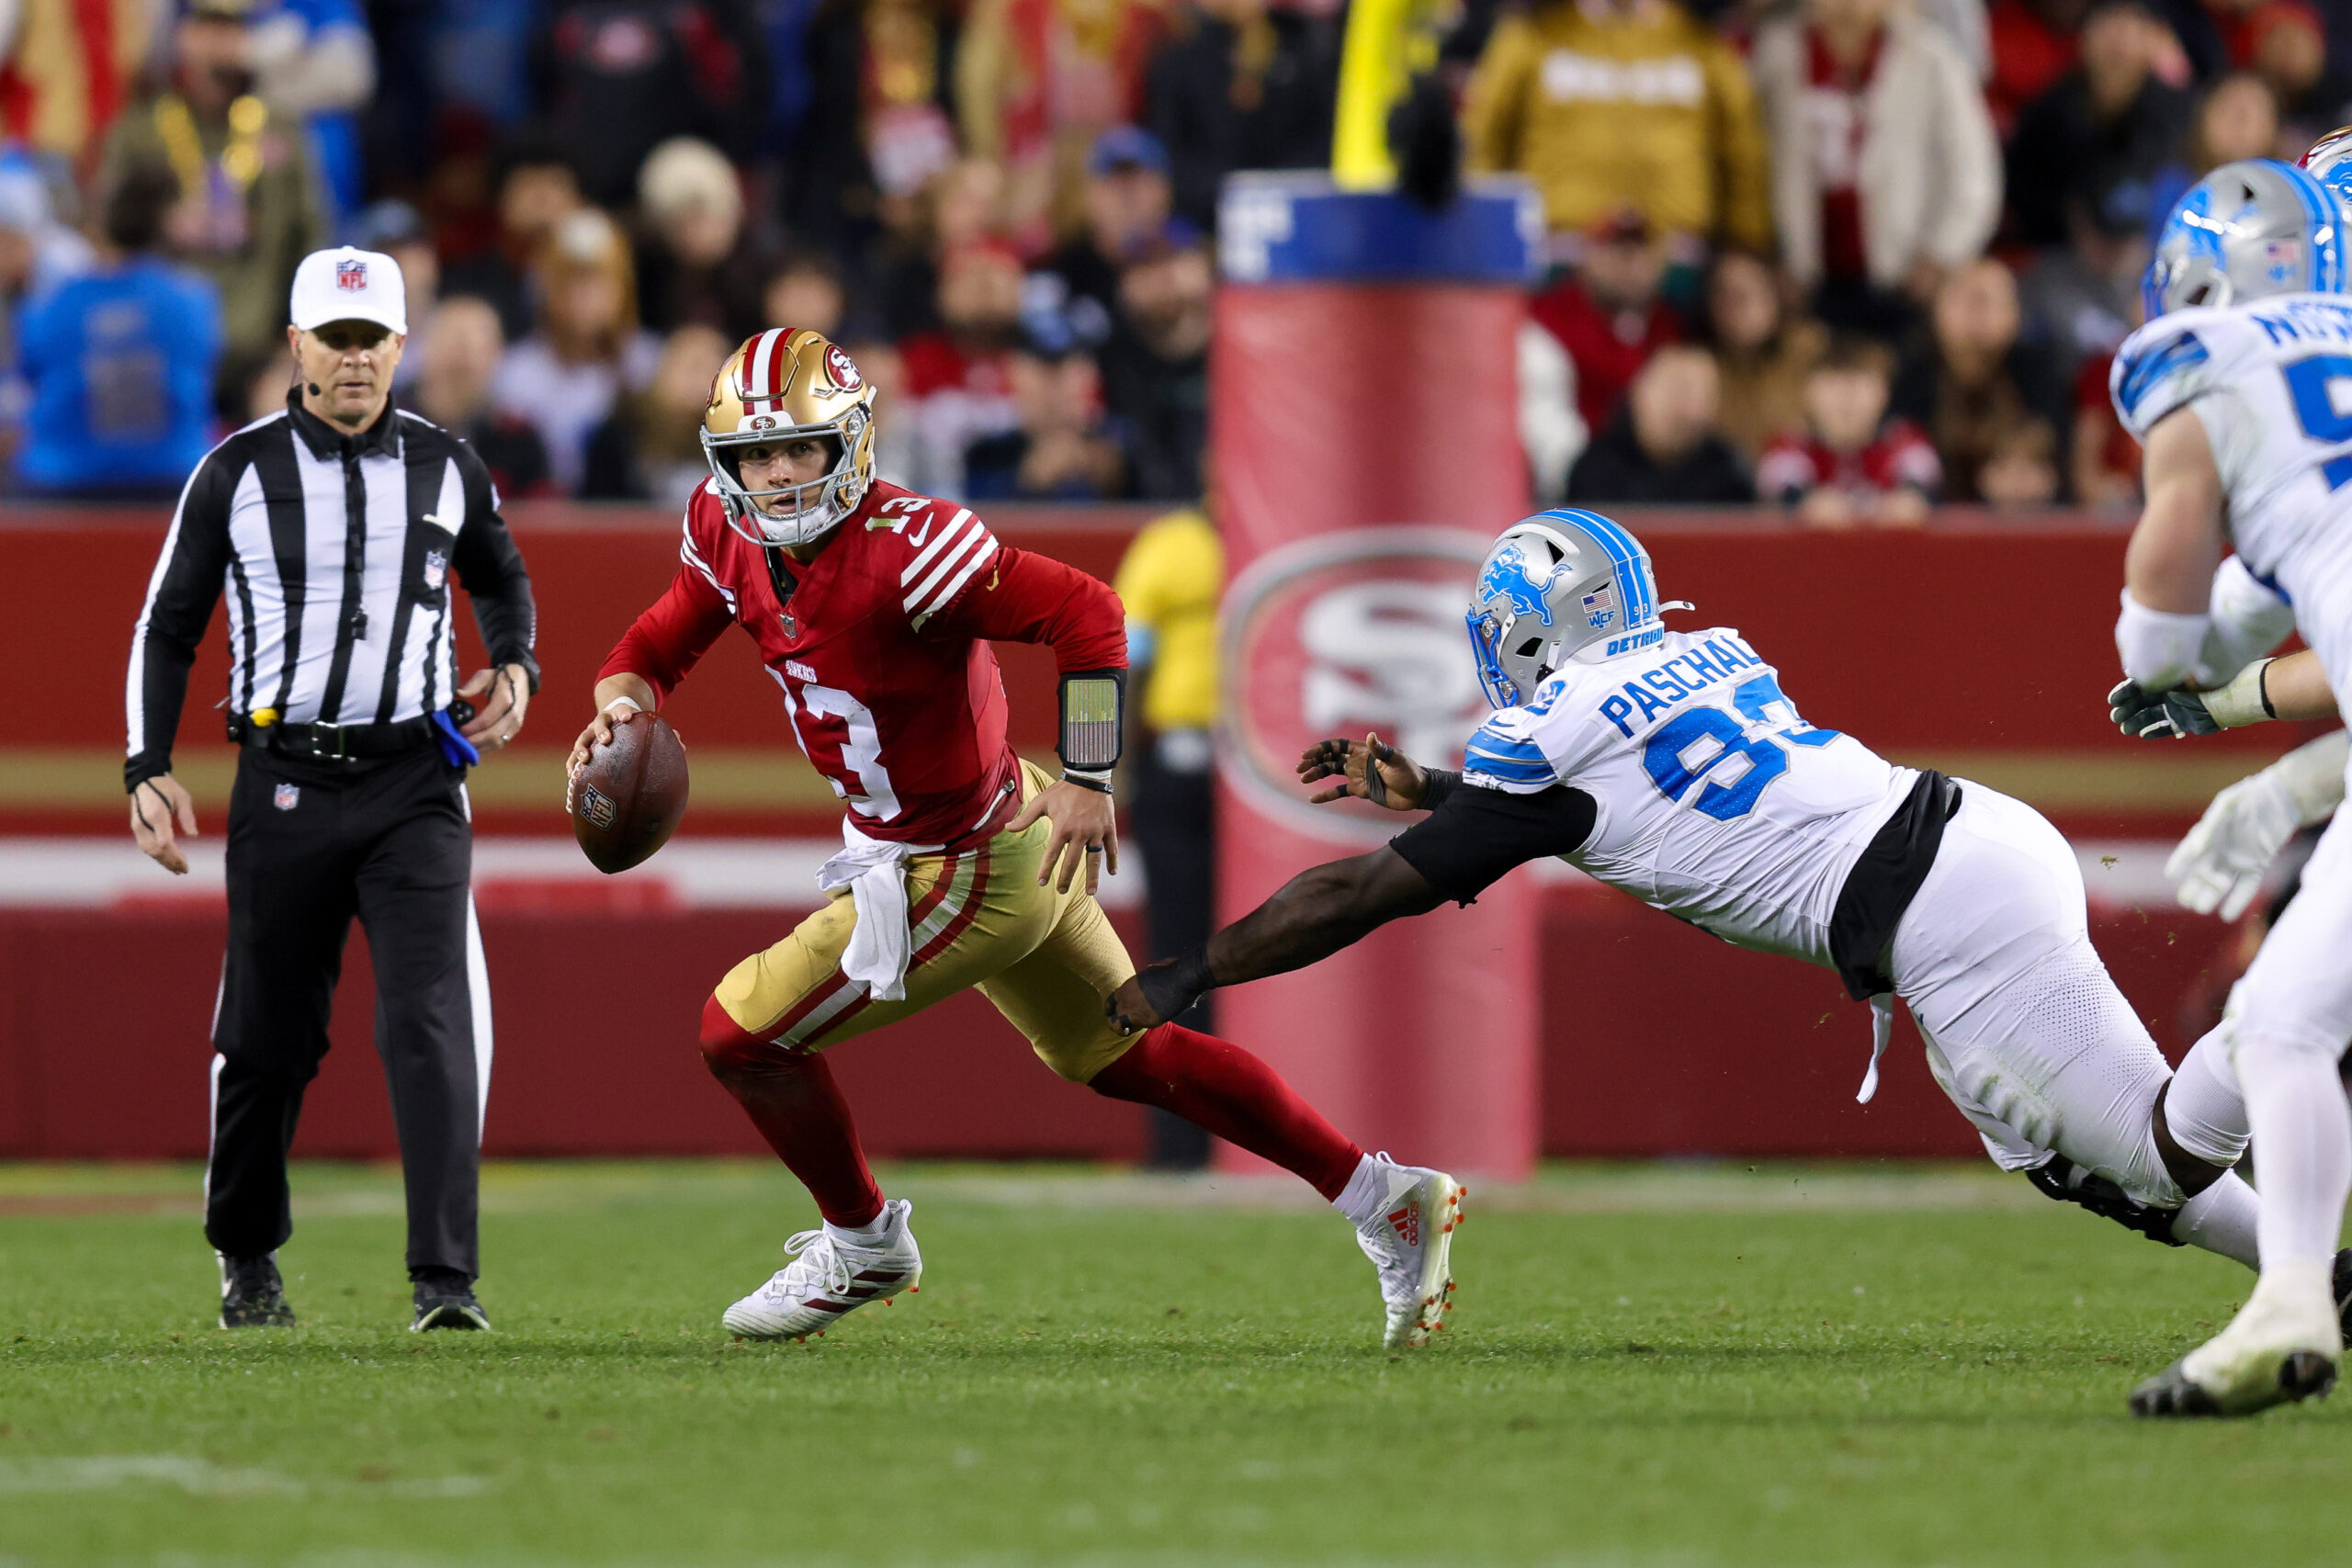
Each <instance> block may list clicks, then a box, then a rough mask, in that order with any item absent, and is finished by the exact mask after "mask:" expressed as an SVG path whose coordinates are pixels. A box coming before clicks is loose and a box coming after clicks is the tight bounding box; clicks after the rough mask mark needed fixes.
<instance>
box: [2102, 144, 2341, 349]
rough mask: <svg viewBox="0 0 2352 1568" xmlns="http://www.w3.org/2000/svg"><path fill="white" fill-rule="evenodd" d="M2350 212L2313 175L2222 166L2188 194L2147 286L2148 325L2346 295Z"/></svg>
mask: <svg viewBox="0 0 2352 1568" xmlns="http://www.w3.org/2000/svg"><path fill="white" fill-rule="evenodd" d="M2345 251H2346V243H2345V238H2344V211H2343V209H2342V207H2341V206H2340V205H2339V204H2338V203H2337V200H2336V197H2335V192H2334V191H2333V190H2331V189H2330V188H2329V187H2328V186H2326V185H2324V184H2323V183H2321V181H2319V180H2318V179H2316V178H2314V177H2313V176H2312V175H2311V174H2310V173H2309V172H2307V171H2305V170H2302V169H2299V168H2296V167H2295V166H2294V165H2292V164H2281V163H2278V162H2277V161H2276V160H2274V159H2269V158H2242V159H2240V160H2239V161H2238V162H2236V163H2234V164H2222V166H2221V167H2220V168H2218V169H2215V170H2214V171H2213V172H2212V173H2211V174H2210V175H2206V176H2205V177H2204V178H2203V179H2201V180H2199V181H2198V182H2197V184H2196V185H2194V186H2191V187H2189V191H2188V195H2187V196H2184V197H2181V198H2180V203H2179V205H2178V206H2177V207H2175V208H2174V209H2172V216H2171V217H2170V218H2168V219H2166V220H2165V227H2164V231H2163V232H2162V233H2161V234H2159V235H2157V237H2156V254H2155V259H2154V261H2152V262H2150V263H2149V264H2148V276H2147V279H2146V281H2144V282H2143V284H2142V285H2141V286H2140V291H2141V299H2142V301H2143V303H2144V304H2145V305H2146V307H2147V311H2148V319H2149V320H2150V321H2154V320H2155V319H2156V318H2157V317H2158V316H2162V315H2165V314H2166V313H2167V312H2169V311H2173V310H2185V309H2187V308H2188V307H2189V306H2192V305H2215V306H2218V305H2237V304H2243V303H2245V301H2246V300H2249V299H2263V298H2264V297H2266V296H2267V295H2272V294H2298V293H2315V294H2335V293H2339V292H2341V291H2342V290H2343V288H2344V284H2345Z"/></svg>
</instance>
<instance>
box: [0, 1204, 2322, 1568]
mask: <svg viewBox="0 0 2352 1568" xmlns="http://www.w3.org/2000/svg"><path fill="white" fill-rule="evenodd" d="M887 1184H888V1186H889V1187H890V1188H891V1189H892V1190H893V1191H894V1192H896V1193H898V1194H899V1195H903V1196H907V1197H911V1198H913V1199H914V1200H915V1221H916V1232H917V1235H919V1237H920V1238H921V1240H922V1246H923V1249H924V1256H925V1261H926V1275H925V1278H926V1281H927V1282H926V1284H925V1285H924V1288H923V1290H922V1292H921V1293H920V1294H918V1295H915V1296H912V1297H908V1298H903V1299H902V1300H901V1301H900V1302H899V1303H897V1304H896V1305H895V1306H893V1307H891V1308H889V1309H888V1310H882V1309H868V1310H867V1311H865V1312H863V1313H860V1314H857V1315H856V1316H855V1317H853V1318H852V1319H850V1320H849V1321H848V1322H847V1323H845V1324H844V1325H842V1327H841V1328H839V1329H837V1330H836V1331H835V1332H834V1333H833V1334H832V1335H831V1336H830V1337H827V1338H825V1339H823V1340H821V1341H811V1342H810V1343H809V1344H808V1345H806V1346H794V1345H784V1346H750V1345H733V1344H730V1343H729V1342H728V1341H727V1340H726V1338H725V1337H724V1336H723V1335H722V1334H721V1333H720V1332H719V1330H718V1313H719V1311H720V1310H721V1309H722V1308H723V1307H724V1306H725V1305H726V1304H727V1303H728V1302H729V1301H731V1300H732V1299H733V1298H734V1297H735V1296H737V1295H739V1294H741V1292H743V1291H745V1290H747V1289H749V1288H750V1287H751V1286H752V1285H753V1284H755V1283H757V1282H758V1281H759V1280H761V1279H762V1278H763V1277H764V1275H765V1273H766V1272H767V1270H768V1269H772V1268H774V1267H775V1264H776V1262H777V1260H778V1259H777V1247H778V1244H779V1243H780V1242H781V1241H782V1239H783V1237H784V1235H785V1234H786V1232H787V1231H789V1230H792V1229H797V1228H798V1227H799V1226H800V1225H801V1224H808V1223H811V1222H810V1221H809V1220H808V1219H806V1218H804V1216H805V1215H806V1214H807V1208H806V1203H805V1200H803V1199H801V1198H800V1197H799V1196H798V1195H797V1192H792V1191H788V1190H787V1188H786V1182H785V1180H784V1179H783V1178H782V1177H781V1175H780V1173H775V1172H773V1171H772V1169H771V1168H765V1167H759V1166H748V1165H744V1166H739V1165H692V1166H686V1165H628V1166H620V1165H597V1166H569V1165H564V1166H514V1167H503V1168H496V1169H494V1170H492V1172H491V1173H489V1175H488V1177H487V1179H486V1182H485V1193H484V1209H485V1220H484V1238H485V1252H486V1254H487V1257H488V1258H489V1266H490V1269H491V1272H490V1273H489V1275H488V1276H487V1278H486V1279H485V1280H484V1281H483V1285H482V1294H483V1299H484V1301H485V1303H486V1304H487V1305H488V1306H489V1308H490V1310H491V1312H492V1314H493V1315H494V1316H495V1318H496V1319H497V1321H498V1324H499V1330H500V1331H499V1332H498V1333H497V1334H495V1335H456V1334H447V1335H434V1336H427V1337H413V1336H411V1335H409V1334H407V1333H405V1332H403V1331H402V1327H401V1325H402V1324H403V1323H404V1322H405V1317H404V1308H405V1304H406V1292H405V1286H404V1283H403V1281H402V1280H401V1277H400V1270H399V1269H398V1266H397V1265H398V1259H399V1255H400V1249H401V1220H400V1199H399V1189H398V1185H397V1181H396V1179H395V1178H394V1177H393V1176H392V1175H391V1174H390V1173H388V1172H384V1171H379V1170H374V1169H353V1168H337V1167H323V1168H318V1167H314V1168H305V1169H303V1170H302V1171H301V1172H300V1174H299V1176H298V1189H297V1190H298V1192H299V1193H300V1199H299V1200H298V1208H297V1212H298V1224H299V1230H298V1234H297V1235H296V1237H295V1240H294V1242H293V1244H292V1245H291V1246H290V1247H288V1249H287V1251H286V1253H285V1254H284V1256H283V1262H284V1264H285V1267H286V1270H287V1274H288V1287H289V1293H290V1294H291V1296H292V1299H293V1301H294V1304H295V1306H296V1308H297V1310H298V1311H300V1313H301V1314H302V1319H303V1326H302V1327H301V1328H300V1329H299V1330H297V1331H294V1332H292V1333H262V1334H242V1335H236V1336H231V1335H227V1334H223V1333H221V1332H220V1330H219V1329H217V1328H215V1327H213V1326H212V1319H211V1315H210V1311H209V1306H210V1298H211V1296H212V1295H213V1292H214V1291H215V1289H216V1286H215V1283H214V1277H213V1273H212V1266H211V1259H210V1257H209V1254H208V1253H207V1252H206V1251H205V1250H204V1248H203V1247H202V1244H201V1241H200V1239H199V1237H198V1234H197V1230H196V1205H195V1187H196V1177H195V1175H194V1174H193V1173H191V1172H189V1171H187V1170H184V1169H157V1168H136V1169H78V1170H59V1169H55V1168H0V1563H50V1562H58V1563H66V1562H74V1563H79V1562H142V1563H144V1562H152V1563H159V1564H161V1563H171V1564H189V1565H196V1564H209V1563H225V1562H270V1563H275V1562H305V1563H310V1562H316V1563H353V1564H371V1565H390V1564H394V1563H412V1562H413V1563H459V1562H467V1563H471V1562H514V1563H531V1564H557V1563H572V1562H579V1563H643V1564H656V1563H660V1564H671V1563H675V1564H704V1563H710V1564H718V1563H745V1564H749V1563H753V1562H770V1563H784V1562H825V1563H830V1562H839V1563H844V1564H846V1563H852V1562H856V1563H931V1562H991V1563H1004V1564H1015V1563H1104V1564H1124V1563H1152V1564H1158V1563H1169V1564H1173V1563H1190V1562H1204V1563H1269V1564H1271V1563H1290V1562H1324V1563H1432V1564H1436V1563H1443V1564H1449V1565H1463V1564H1474V1563H1486V1562H1555V1563H1562V1564H1578V1565H1582V1564H1595V1565H1598V1564H1626V1565H1629V1568H1635V1565H1638V1568H1647V1565H1657V1568H1705V1565H1713V1564H1802V1563H1825V1564H1830V1563H1835V1564H1952V1565H1960V1564H1976V1563H1983V1564H1987V1565H1991V1564H1998V1565H2000V1568H2020V1565H2023V1568H2055V1565H2065V1564H2077V1563H2117V1564H2135V1565H2136V1564H2160V1563H2176V1562H2177V1563H2182V1564H2188V1563H2198V1564H2210V1563H2215V1562H2226V1563H2230V1564H2233V1565H2248V1564H2267V1563H2274V1562H2275V1563H2287V1562H2298V1563H2302V1562H2332V1561H2341V1559H2339V1558H2337V1557H2336V1553H2337V1552H2339V1551H2345V1550H2346V1539H2347V1536H2352V1398H2347V1397H2346V1396H2344V1395H2339V1396H2338V1397H2337V1398H2336V1399H2335V1401H2333V1402H2330V1403H2327V1404H2317V1405H2312V1406H2308V1407H2304V1408H2300V1409H2296V1410H2292V1411H2287V1412H2274V1413H2272V1414H2271V1415H2269V1416H2264V1417H2262V1418H2260V1419H2258V1420H2256V1421H2252V1422H2245V1423H2233V1424H2226V1425H2224V1424H2197V1425H2177V1426H2156V1425H2149V1424H2144V1423H2134V1422H2132V1421H2131V1420H2130V1419H2129V1418H2128V1417H2127V1416H2125V1415H2124V1414H2123V1395H2124V1393H2125V1391H2126V1390H2127V1389H2128V1387H2129V1386H2130V1384H2131V1382H2132V1381H2133V1379H2135V1378H2136V1377H2138V1376H2140V1375H2142V1374H2143V1373H2146V1372H2148V1371H2154V1370H2155V1369H2156V1368H2158V1367H2160V1366H2162V1365H2163V1364H2164V1363H2165V1361H2166V1360H2167V1359H2170V1358H2171V1357H2173V1356H2175V1355H2177V1354H2178V1353H2179V1352H2180V1351H2181V1350H2182V1349H2184V1348H2187V1347H2188V1346H2189V1345H2190V1344H2193V1343H2194V1342H2195V1341H2196V1340H2197V1339H2198V1338H2199V1337H2202V1335H2203V1333H2204V1332H2206V1331H2208V1329H2209V1326H2210V1325H2212V1324H2215V1323H2217V1322H2219V1321H2221V1320H2222V1319H2224V1318H2225V1317H2226V1316H2227V1314H2229V1313H2230V1312H2231V1311H2232V1310H2233V1308H2234V1306H2235V1304H2236V1303H2237V1301H2238V1300H2239V1298H2240V1296H2241V1295H2242V1293H2243V1292H2244V1290H2245V1286H2246V1284H2247V1282H2248V1277H2247V1276H2246V1275H2245V1274H2244V1273H2243V1272H2242V1271H2240V1270H2238V1269H2234V1268H2233V1266H2231V1265H2228V1264H2225V1263H2222V1262H2221V1261H2219V1260H2217V1259H2214V1258H2208V1257H2205V1256H2202V1255H2198V1254H2188V1253H2183V1252H2177V1251H2172V1250H2169V1249H2165V1248H2159V1247H2153V1246H2151V1245H2149V1244H2147V1243H2146V1242H2144V1241H2142V1240H2140V1239H2139V1238H2137V1237H2133V1236H2130V1235H2126V1234H2124V1233H2123V1232H2122V1231H2120V1230H2119V1229H2116V1228H2115V1227H2113V1226H2110V1225H2107V1224H2103V1223H2101V1222H2098V1221H2096V1220H2093V1219H2091V1218H2090V1217H2088V1216H2086V1215H2085V1214H2083V1213H2080V1212H2079V1211H2075V1210H2070V1209H2061V1208H2059V1207H2058V1206H2056V1205H2053V1204H2051V1203H2048V1202H2046V1201H2043V1200H2041V1199H2040V1198H2038V1197H2035V1196H2033V1195H2032V1194H2031V1193H2030V1192H2029V1191H2028V1190H2027V1189H2026V1188H2025V1186H2024V1184H2023V1183H2022V1182H2021V1181H2018V1180H2016V1179H2006V1180H2005V1179H2001V1178H1998V1177H1997V1176H1996V1175H1994V1174H1993V1173H1991V1172H1990V1171H1989V1170H1986V1171H1977V1170H1965V1171H1963V1170H1957V1169H1948V1168H1928V1169H1925V1170H1918V1169H1902V1170H1897V1171H1892V1172H1890V1171H1884V1170H1871V1169H1861V1168H1837V1169H1826V1168H1770V1167H1768V1168H1763V1169H1761V1170H1749V1169H1747V1168H1737V1167H1734V1168H1616V1169H1586V1168H1571V1169H1564V1170H1558V1171H1555V1172H1553V1173H1551V1174H1550V1175H1548V1176H1547V1177H1546V1178H1545V1179H1544V1180H1542V1181H1540V1182H1537V1183H1534V1184H1532V1185H1530V1186H1528V1187H1524V1188H1520V1189H1516V1190H1509V1191H1502V1190H1497V1191H1494V1192H1487V1191H1474V1192H1473V1195H1472V1199H1471V1209H1470V1218H1469V1221H1468V1223H1467V1224H1466V1225H1465V1226H1464V1230H1463V1232H1462V1233H1461V1235H1460V1238H1459V1239H1460V1245H1459V1247H1458V1249H1457V1254H1456V1260H1455V1268H1456V1273H1457V1275H1458V1276H1459V1277H1460V1278H1461V1280H1462V1281H1463V1285H1462V1292H1461V1294H1460V1297H1459V1300H1460V1303H1461V1304H1460V1305H1459V1307H1458V1308H1457V1310H1456V1311H1455V1313H1454V1314H1453V1319H1454V1321H1453V1327H1452V1328H1451V1329H1449V1330H1448V1331H1447V1332H1446V1333H1445V1334H1443V1335H1441V1336H1440V1337H1439V1343H1437V1344H1436V1345H1434V1346H1432V1347H1431V1348H1430V1349H1429V1350H1428V1351H1426V1352H1421V1353H1416V1354H1411V1355H1390V1354H1388V1353H1385V1352H1384V1351H1382V1350H1381V1349H1380V1348H1378V1344H1377V1337H1376V1325H1377V1320H1378V1309H1377V1304H1376V1300H1375V1295H1374V1287H1373V1284H1372V1277H1371V1270H1370V1268H1369V1266H1368V1265H1367V1264H1366V1263H1364V1261H1363V1258H1361V1256H1360V1255H1359V1254H1358V1253H1357V1251H1356V1249H1355V1247H1354V1245H1353V1243H1352V1241H1351V1237H1350V1235H1349V1234H1348V1231H1347V1228H1346V1226H1345V1225H1344V1224H1341V1223H1340V1222H1339V1221H1338V1220H1337V1219H1335V1218H1334V1217H1333V1216H1332V1215H1330V1214H1329V1213H1328V1212H1322V1211H1319V1210H1317V1209H1316V1208H1314V1207H1312V1206H1310V1205H1308V1204H1303V1203H1300V1202H1298V1201H1295V1200H1293V1199H1292V1198H1291V1197H1290V1196H1289V1194H1288V1192H1287V1190H1284V1189H1281V1188H1270V1187H1261V1186H1257V1185H1252V1184H1234V1183H1216V1184H1204V1183H1190V1182H1166V1183H1162V1182H1154V1181H1149V1180H1145V1179H1132V1178H1099V1177H1095V1176H1092V1175H1090V1174H1087V1173H1083V1172H1073V1171H1069V1170H1066V1169H1024V1170H1019V1171H1011V1172H1006V1171H980V1170H971V1169H964V1168H922V1169H914V1170H901V1171H896V1172H892V1173H889V1174H888V1177H887Z"/></svg>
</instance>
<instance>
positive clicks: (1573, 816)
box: [1388, 784, 1596, 904]
mask: <svg viewBox="0 0 2352 1568" xmlns="http://www.w3.org/2000/svg"><path fill="white" fill-rule="evenodd" d="M1595 815H1596V808H1595V807H1594V806H1593V800H1592V796H1590V795H1587V794H1585V792H1584V791H1582V790H1580V789H1571V788H1569V787H1568V786H1567V785H1566V784H1555V785H1553V786H1552V787H1551V788H1550V789H1546V790H1539V791H1537V792H1536V793H1535V794H1533V795H1507V794H1505V793H1504V792H1503V791H1501V790H1498V789H1485V788H1481V787H1479V786H1478V785H1476V784H1466V785H1464V786H1462V787H1460V788H1458V789H1453V790H1450V791H1448V792H1446V794H1445V795H1443V796H1442V799H1441V801H1440V803H1439V805H1438V807H1437V809H1436V810H1434V811H1432V812H1430V814H1429V815H1428V816H1427V817H1424V818H1421V819H1420V820H1419V822H1416V823H1414V824H1413V825H1412V826H1411V827H1410V828H1408V829H1405V830H1404V831H1403V832H1401V833H1399V834H1397V836H1396V837H1395V838H1393V839H1391V840H1388V847H1389V848H1390V849H1392V850H1395V851H1396V852H1397V854H1398V855H1399V856H1400V857H1402V858H1403V860H1404V862H1405V863H1406V864H1407V865H1409V866H1411V867H1412V868H1413V869H1414V870H1415V871H1418V872H1419V873H1420V874H1421V876H1422V878H1423V879H1424V880H1425V881H1427V882H1428V883H1429V885H1430V886H1432V887H1434V888H1436V889H1437V890H1438V891H1439V892H1441V893H1442V894H1444V895H1445V896H1446V897H1449V898H1452V899H1453V900H1454V901H1455V902H1456V903H1461V904H1468V903H1471V902H1473V901H1474V900H1476V898H1477V897H1478V895H1479V894H1481V893H1484V892H1485V891H1486V890H1487V888H1488V887H1490V886H1493V885H1494V884H1495V883H1496V882H1498V881H1499V880H1500V879H1501V877H1502V874H1503V873H1505V872H1507V871H1509V870H1510V868H1511V867H1513V866H1515V865H1524V864H1526V863H1528V862H1529V861H1532V860H1541V859H1543V858H1544V856H1546V855H1564V854H1566V853H1568V852H1571V851H1573V850H1576V849H1578V848H1580V847H1581V846H1582V845H1583V843H1584V841H1585V840H1586V839H1588V838H1589V837H1590V836H1591V834H1592V824H1593V819H1594V817H1595Z"/></svg>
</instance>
